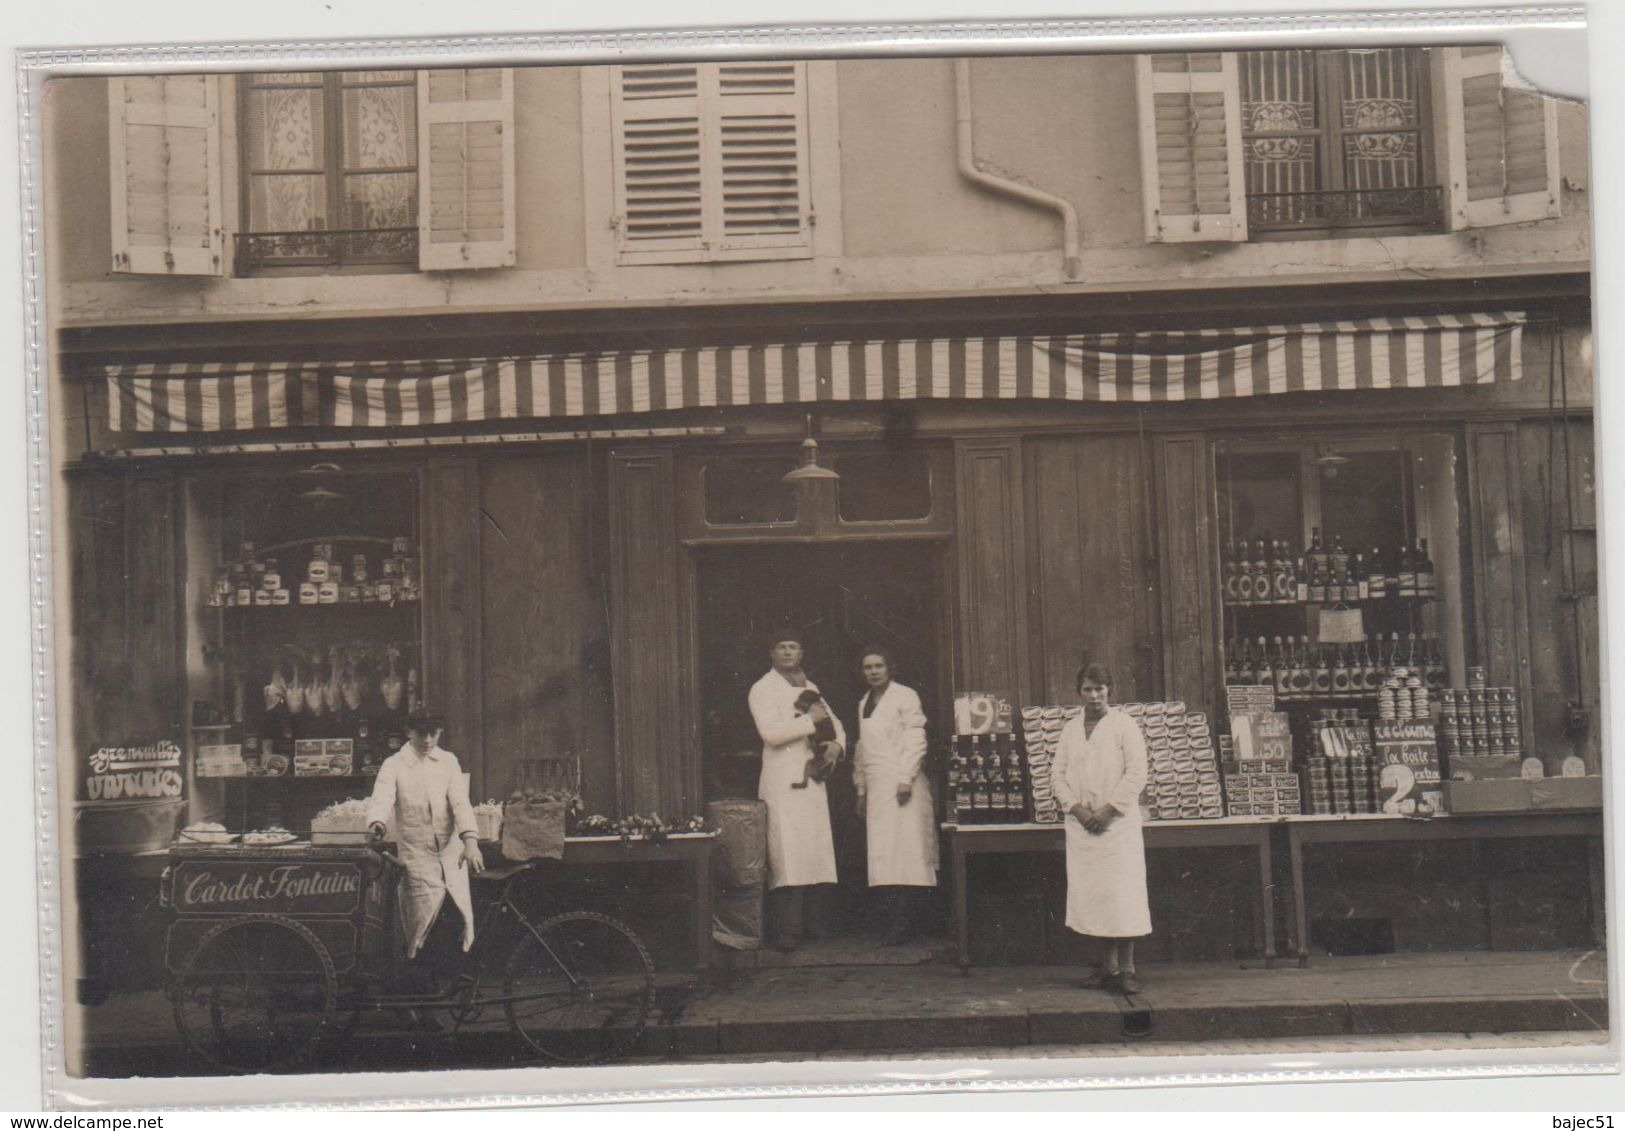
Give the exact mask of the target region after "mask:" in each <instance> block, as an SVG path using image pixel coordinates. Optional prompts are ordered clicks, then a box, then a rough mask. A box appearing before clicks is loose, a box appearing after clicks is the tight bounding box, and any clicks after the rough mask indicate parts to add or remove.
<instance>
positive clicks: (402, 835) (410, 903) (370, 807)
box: [367, 742, 479, 958]
mask: <svg viewBox="0 0 1625 1131" xmlns="http://www.w3.org/2000/svg"><path fill="white" fill-rule="evenodd" d="M367 823H368V824H369V825H372V824H375V823H384V824H387V825H389V827H390V828H392V829H393V830H394V832H395V851H396V853H397V854H398V855H399V856H400V858H401V864H402V865H403V866H404V868H405V871H404V873H403V874H402V876H401V882H400V888H399V889H398V900H399V903H400V922H401V928H402V936H403V938H404V939H405V941H406V957H408V958H412V957H413V956H415V955H416V954H417V952H418V948H420V947H421V946H422V945H423V940H424V939H425V938H426V937H428V934H429V928H430V927H432V926H433V925H434V920H435V916H436V915H438V914H440V905H441V904H442V903H444V902H445V899H446V895H447V893H450V895H451V901H452V903H453V904H455V905H456V907H457V910H458V912H459V913H460V914H461V915H462V917H463V949H464V950H467V949H468V948H469V947H471V946H473V945H474V899H473V896H472V894H471V893H470V892H469V887H468V864H467V862H466V861H465V860H464V859H463V840H462V835H463V833H465V832H467V833H478V831H479V826H478V824H477V823H476V822H475V820H474V807H473V805H471V804H469V800H468V781H467V779H466V778H464V777H463V768H462V767H461V766H460V765H458V763H457V755H455V754H453V753H452V752H451V751H450V750H442V749H440V748H439V747H436V748H435V749H433V750H431V751H429V753H428V755H427V756H419V754H418V752H417V748H416V747H414V746H413V745H412V744H411V743H410V742H409V743H407V744H406V745H405V746H403V747H401V748H400V749H399V750H398V751H396V752H395V753H394V754H391V755H390V756H389V757H388V758H385V759H384V764H383V765H382V766H380V767H378V780H377V781H376V782H374V783H373V787H372V797H371V798H370V799H369V800H368V802H367Z"/></svg>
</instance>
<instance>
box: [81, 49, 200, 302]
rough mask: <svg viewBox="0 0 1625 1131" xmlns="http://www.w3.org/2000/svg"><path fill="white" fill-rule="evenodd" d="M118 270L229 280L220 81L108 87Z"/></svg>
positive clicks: (156, 78)
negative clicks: (223, 210)
mask: <svg viewBox="0 0 1625 1131" xmlns="http://www.w3.org/2000/svg"><path fill="white" fill-rule="evenodd" d="M108 109H109V114H110V122H111V130H110V136H109V146H110V160H109V164H110V166H111V169H112V205H113V207H112V230H113V265H112V269H113V270H114V271H115V272H122V273H128V274H136V275H221V274H224V273H225V263H226V256H225V229H224V226H223V224H222V221H221V212H220V129H219V125H220V124H219V115H220V80H219V79H218V78H217V77H216V76H214V75H140V76H135V75H132V76H129V77H126V78H115V79H109V80H108Z"/></svg>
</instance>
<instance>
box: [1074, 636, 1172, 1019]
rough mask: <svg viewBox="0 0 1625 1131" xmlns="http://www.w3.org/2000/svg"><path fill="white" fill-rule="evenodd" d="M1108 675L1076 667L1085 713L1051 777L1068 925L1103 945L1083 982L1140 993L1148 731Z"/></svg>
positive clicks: (1146, 928) (1146, 916)
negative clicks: (1137, 950)
mask: <svg viewBox="0 0 1625 1131" xmlns="http://www.w3.org/2000/svg"><path fill="white" fill-rule="evenodd" d="M1111 682H1112V680H1111V675H1110V673H1109V672H1107V671H1106V669H1105V668H1104V667H1102V666H1101V665H1099V664H1086V665H1085V666H1084V667H1083V668H1082V669H1080V670H1079V672H1078V697H1079V698H1081V699H1082V700H1083V713H1082V714H1081V715H1079V716H1077V717H1076V718H1074V719H1072V720H1071V721H1070V722H1068V723H1067V724H1066V726H1065V727H1064V728H1063V729H1062V731H1061V739H1060V743H1059V746H1058V748H1057V750H1056V754H1055V769H1054V777H1053V781H1054V787H1055V798H1056V800H1057V801H1059V802H1060V804H1061V809H1062V810H1063V811H1064V812H1065V813H1066V925H1067V927H1068V928H1070V929H1071V930H1074V931H1076V932H1078V933H1079V934H1080V935H1087V936H1089V937H1090V938H1093V939H1097V940H1099V943H1100V947H1101V951H1102V953H1101V964H1100V966H1099V967H1098V968H1097V969H1096V970H1095V973H1094V974H1093V976H1092V977H1090V978H1089V980H1088V981H1086V982H1085V983H1084V985H1085V986H1086V987H1089V988H1099V989H1116V990H1120V991H1122V992H1123V993H1138V992H1139V991H1140V983H1139V980H1138V979H1137V978H1136V977H1135V974H1134V940H1135V939H1136V938H1139V937H1140V936H1142V935H1149V934H1150V933H1151V909H1150V906H1149V903H1148V901H1147V899H1146V890H1145V840H1144V838H1143V837H1142V836H1141V832H1140V791H1141V790H1143V789H1144V788H1145V778H1146V767H1145V738H1144V736H1143V735H1141V734H1140V725H1139V724H1138V723H1137V722H1135V721H1134V720H1133V719H1132V718H1131V717H1129V715H1128V714H1127V713H1125V712H1123V711H1120V710H1118V709H1117V708H1115V707H1112V706H1110V705H1109V701H1110V697H1111Z"/></svg>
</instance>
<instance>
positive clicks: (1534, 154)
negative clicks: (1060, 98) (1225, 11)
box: [1136, 46, 1560, 243]
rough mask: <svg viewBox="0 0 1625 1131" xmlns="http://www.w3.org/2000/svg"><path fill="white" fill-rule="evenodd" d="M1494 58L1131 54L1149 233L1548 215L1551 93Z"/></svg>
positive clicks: (1428, 224)
mask: <svg viewBox="0 0 1625 1131" xmlns="http://www.w3.org/2000/svg"><path fill="white" fill-rule="evenodd" d="M1502 62H1503V52H1502V49H1501V48H1499V47H1495V46H1487V47H1443V48H1432V49H1421V48H1387V47H1385V48H1369V49H1359V50H1338V51H1317V50H1287V51H1248V52H1241V53H1226V52H1169V53H1165V54H1157V55H1141V56H1139V57H1138V59H1137V62H1136V69H1137V76H1138V84H1137V87H1138V97H1139V110H1140V171H1141V184H1142V189H1143V192H1144V202H1145V227H1146V238H1147V239H1148V240H1151V241H1153V242H1158V243H1171V242H1194V241H1236V240H1245V239H1248V238H1250V237H1252V236H1254V235H1274V236H1276V237H1277V238H1278V237H1279V236H1280V235H1282V234H1297V235H1302V236H1305V237H1312V236H1317V235H1320V236H1325V235H1358V234H1362V233H1364V234H1379V233H1387V232H1394V231H1399V232H1426V231H1438V230H1443V229H1446V228H1448V229H1449V230H1451V231H1459V230H1462V229H1466V228H1476V227H1489V226H1494V225H1499V224H1513V223H1519V222H1522V221H1527V220H1541V219H1546V218H1549V217H1554V216H1557V215H1558V213H1559V207H1560V200H1559V196H1558V163H1557V120H1556V106H1555V104H1554V103H1553V102H1552V101H1551V100H1550V99H1546V98H1542V97H1541V96H1540V95H1538V94H1534V93H1530V92H1526V91H1521V90H1517V89H1515V88H1510V87H1507V86H1505V85H1504V84H1503V82H1502V75H1501V69H1502Z"/></svg>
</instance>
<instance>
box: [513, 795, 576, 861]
mask: <svg viewBox="0 0 1625 1131" xmlns="http://www.w3.org/2000/svg"><path fill="white" fill-rule="evenodd" d="M564 808H565V806H564V802H562V801H510V802H508V803H507V804H506V805H504V806H503V807H502V855H503V856H504V857H505V858H506V859H509V860H513V861H515V862H523V861H526V860H560V859H563V857H564Z"/></svg>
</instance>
